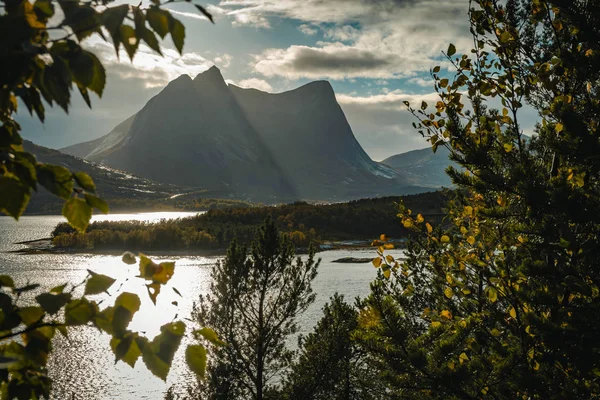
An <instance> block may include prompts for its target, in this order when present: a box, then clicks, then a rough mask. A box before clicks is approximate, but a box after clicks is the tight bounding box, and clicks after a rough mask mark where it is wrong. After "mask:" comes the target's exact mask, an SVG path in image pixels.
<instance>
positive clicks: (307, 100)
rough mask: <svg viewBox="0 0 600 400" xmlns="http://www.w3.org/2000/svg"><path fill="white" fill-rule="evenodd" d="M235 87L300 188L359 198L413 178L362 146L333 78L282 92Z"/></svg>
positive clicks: (297, 189)
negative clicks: (350, 123)
mask: <svg viewBox="0 0 600 400" xmlns="http://www.w3.org/2000/svg"><path fill="white" fill-rule="evenodd" d="M230 88H231V91H232V93H233V95H234V97H235V98H236V99H237V101H238V103H239V105H240V107H241V108H242V110H243V111H244V114H245V115H246V118H247V119H248V121H249V122H250V124H251V125H252V127H253V128H254V129H255V130H256V132H258V134H259V136H260V138H261V139H262V141H263V142H264V143H265V145H266V146H267V147H268V148H269V150H270V151H271V154H273V156H274V157H275V160H276V162H277V164H278V165H280V166H281V168H282V170H283V172H284V174H285V176H286V177H287V178H288V180H289V181H290V182H291V183H292V185H293V186H294V190H295V192H296V193H301V194H302V195H303V196H304V197H307V198H313V199H318V198H320V197H323V196H324V194H326V193H327V194H329V196H331V195H335V196H337V197H339V198H340V199H346V198H359V197H365V196H369V195H370V196H377V195H383V194H386V193H388V194H389V193H390V191H393V190H395V189H396V188H398V187H400V186H403V185H407V184H408V183H409V182H408V181H407V180H405V179H404V177H403V176H402V175H401V174H399V173H398V172H396V171H394V170H392V169H391V168H389V167H387V166H385V165H381V164H379V163H376V162H374V161H373V160H371V158H370V157H369V156H368V155H367V153H366V152H365V151H364V150H363V148H362V147H361V146H360V144H359V143H358V141H357V140H356V138H355V137H354V134H353V133H352V129H351V128H350V125H349V124H348V121H347V120H346V116H345V115H344V113H343V111H342V109H341V107H340V106H339V104H338V103H337V101H336V99H335V94H334V92H333V88H332V87H331V85H330V84H329V82H326V81H318V82H312V83H309V84H307V85H304V86H302V87H300V88H298V89H295V90H291V91H288V92H284V93H279V94H271V93H265V92H261V91H259V90H256V89H242V88H239V87H236V86H232V85H230ZM334 190H335V193H332V192H333V191H334Z"/></svg>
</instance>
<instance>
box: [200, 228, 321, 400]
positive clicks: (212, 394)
mask: <svg viewBox="0 0 600 400" xmlns="http://www.w3.org/2000/svg"><path fill="white" fill-rule="evenodd" d="M314 255H315V252H314V250H313V249H312V248H311V249H310V251H309V254H308V256H307V257H306V260H302V259H301V258H300V257H296V256H295V250H294V246H293V244H292V243H291V242H290V241H289V239H288V238H287V237H286V236H284V235H280V234H279V232H278V231H277V229H276V228H275V224H274V223H273V221H272V220H271V219H270V218H269V219H267V221H266V222H265V224H264V225H263V226H262V227H261V228H260V229H259V231H258V233H257V236H256V238H255V241H254V243H253V244H252V248H251V251H250V252H249V254H248V252H247V249H246V248H245V247H243V246H240V245H238V244H237V242H233V243H232V245H231V247H230V248H229V250H228V252H227V257H226V258H225V260H224V261H223V262H221V263H219V264H218V265H217V266H216V267H215V268H214V270H213V273H212V280H213V281H212V283H211V287H210V293H209V294H208V295H207V296H202V297H201V298H200V302H199V304H198V306H197V307H196V308H195V311H194V316H195V318H196V319H197V321H198V322H199V323H200V324H201V325H202V324H204V323H205V322H208V321H210V323H211V327H214V329H215V330H217V331H218V332H219V335H220V337H221V338H222V339H223V341H224V342H225V343H226V345H224V346H221V347H218V346H217V347H214V355H215V357H214V358H211V364H210V365H209V369H208V373H209V380H208V382H206V383H205V384H204V389H205V392H206V397H207V398H214V399H250V398H251V399H256V400H262V399H263V398H265V396H266V395H267V392H268V391H273V390H274V386H275V385H276V384H275V383H274V382H276V380H277V379H280V378H281V377H282V374H283V373H284V372H285V370H286V369H287V368H288V367H289V365H290V363H291V361H292V355H293V353H292V352H291V351H290V350H288V349H286V347H285V340H286V339H287V338H288V337H289V335H291V334H294V333H295V332H296V331H297V324H296V317H297V316H298V315H299V314H300V313H302V312H303V311H305V310H306V308H307V307H308V306H309V305H310V304H311V303H312V302H313V301H314V298H315V295H314V294H313V292H312V288H311V282H312V281H313V279H314V278H315V277H316V275H317V267H318V264H319V261H315V259H314Z"/></svg>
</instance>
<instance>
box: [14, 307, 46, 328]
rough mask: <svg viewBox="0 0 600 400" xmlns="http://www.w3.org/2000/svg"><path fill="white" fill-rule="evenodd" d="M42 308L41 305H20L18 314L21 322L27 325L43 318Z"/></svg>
mask: <svg viewBox="0 0 600 400" xmlns="http://www.w3.org/2000/svg"><path fill="white" fill-rule="evenodd" d="M44 315H45V313H44V310H42V308H41V307H21V309H20V310H19V316H20V317H21V320H22V321H23V323H24V324H25V325H27V326H30V325H33V324H35V323H36V322H39V321H40V320H41V319H42V318H44Z"/></svg>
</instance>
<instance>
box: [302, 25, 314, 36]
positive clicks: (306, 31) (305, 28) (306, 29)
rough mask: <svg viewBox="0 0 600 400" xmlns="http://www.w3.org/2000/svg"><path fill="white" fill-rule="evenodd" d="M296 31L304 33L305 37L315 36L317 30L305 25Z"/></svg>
mask: <svg viewBox="0 0 600 400" xmlns="http://www.w3.org/2000/svg"><path fill="white" fill-rule="evenodd" d="M298 30H299V31H300V32H302V33H304V34H305V35H306V36H314V35H316V34H317V32H318V29H317V28H316V27H314V26H310V25H307V24H302V25H300V26H299V27H298Z"/></svg>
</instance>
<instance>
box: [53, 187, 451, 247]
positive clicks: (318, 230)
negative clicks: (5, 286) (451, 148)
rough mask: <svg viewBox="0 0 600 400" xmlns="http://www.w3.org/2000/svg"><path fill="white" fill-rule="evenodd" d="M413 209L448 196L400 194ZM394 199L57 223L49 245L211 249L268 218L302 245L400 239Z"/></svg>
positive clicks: (438, 208) (249, 234)
mask: <svg viewBox="0 0 600 400" xmlns="http://www.w3.org/2000/svg"><path fill="white" fill-rule="evenodd" d="M402 199H403V201H404V204H405V205H406V206H407V207H409V208H411V209H412V210H413V211H414V212H415V213H421V214H423V215H430V216H434V218H439V215H440V214H441V213H442V206H443V204H444V202H445V199H446V195H444V194H443V193H441V192H433V193H424V194H419V195H412V196H406V197H403V198H402ZM399 200H400V198H398V197H386V198H379V199H364V200H357V201H352V202H349V203H339V204H330V205H312V204H307V203H303V202H298V203H293V204H288V205H282V206H262V207H244V208H223V209H213V210H210V211H208V212H207V213H206V214H203V215H199V216H196V217H191V218H183V219H176V220H168V221H166V220H165V221H161V222H158V223H147V222H139V221H124V222H95V223H92V224H91V225H90V226H89V228H88V230H87V232H86V233H76V232H74V231H73V229H72V228H71V227H70V226H68V225H67V224H60V225H58V226H57V227H56V228H55V230H54V232H53V234H52V236H53V244H54V245H55V246H56V247H57V248H61V249H75V250H95V251H98V250H111V251H114V250H133V251H157V250H164V251H172V250H182V251H186V250H188V251H189V250H202V249H206V250H212V249H222V248H226V247H227V246H228V245H229V243H231V241H232V240H233V239H234V238H235V239H237V240H238V241H239V242H241V243H245V244H247V243H250V241H251V240H252V238H253V237H254V233H255V231H256V229H257V227H258V226H259V225H260V224H261V223H262V222H263V221H264V220H265V218H267V216H271V218H273V220H274V221H275V222H276V224H277V227H278V229H279V230H280V231H281V232H284V233H285V234H286V235H289V237H290V238H291V239H292V241H293V242H294V243H295V244H296V245H297V246H300V247H304V246H308V244H310V243H321V242H322V241H332V240H333V241H335V240H361V239H363V240H370V239H374V238H377V237H378V236H379V235H380V234H381V233H386V234H387V235H388V236H390V237H392V238H403V237H406V236H407V231H406V230H405V229H404V228H403V227H402V225H401V224H400V222H399V221H398V218H397V217H396V214H397V203H398V201H399Z"/></svg>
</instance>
